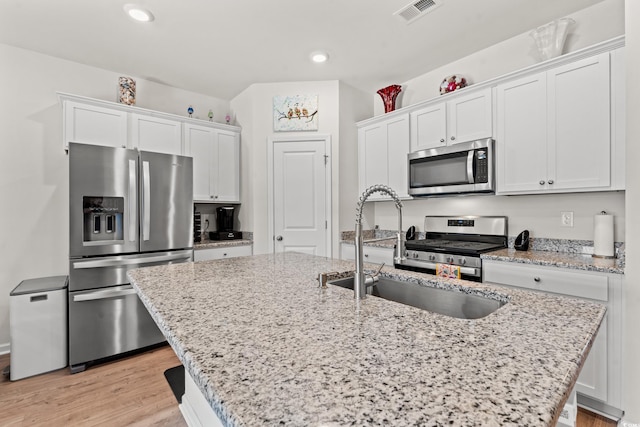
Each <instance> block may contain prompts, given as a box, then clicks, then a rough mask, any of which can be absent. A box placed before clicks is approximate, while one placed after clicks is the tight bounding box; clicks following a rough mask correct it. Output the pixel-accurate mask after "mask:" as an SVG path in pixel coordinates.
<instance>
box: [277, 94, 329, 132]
mask: <svg viewBox="0 0 640 427" xmlns="http://www.w3.org/2000/svg"><path fill="white" fill-rule="evenodd" d="M273 130H274V131H275V132H294V131H313V130H318V95H286V96H274V97H273Z"/></svg>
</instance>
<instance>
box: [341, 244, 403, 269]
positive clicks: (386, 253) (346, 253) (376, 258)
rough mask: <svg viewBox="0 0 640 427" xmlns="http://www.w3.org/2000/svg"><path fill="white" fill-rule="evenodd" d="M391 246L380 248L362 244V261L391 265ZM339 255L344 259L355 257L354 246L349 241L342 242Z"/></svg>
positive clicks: (392, 251) (392, 252)
mask: <svg viewBox="0 0 640 427" xmlns="http://www.w3.org/2000/svg"><path fill="white" fill-rule="evenodd" d="M394 251H395V250H394V249H393V248H381V247H377V246H364V247H363V248H362V255H363V258H362V259H363V260H364V262H371V263H374V264H385V265H390V266H393V254H394ZM340 254H341V255H340V257H341V259H344V260H355V259H356V246H355V245H353V244H351V243H342V244H341V245H340Z"/></svg>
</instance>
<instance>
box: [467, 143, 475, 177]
mask: <svg viewBox="0 0 640 427" xmlns="http://www.w3.org/2000/svg"><path fill="white" fill-rule="evenodd" d="M474 154H475V151H473V150H469V153H468V154H467V180H468V181H469V184H473V183H474V182H475V179H474V178H473V156H474Z"/></svg>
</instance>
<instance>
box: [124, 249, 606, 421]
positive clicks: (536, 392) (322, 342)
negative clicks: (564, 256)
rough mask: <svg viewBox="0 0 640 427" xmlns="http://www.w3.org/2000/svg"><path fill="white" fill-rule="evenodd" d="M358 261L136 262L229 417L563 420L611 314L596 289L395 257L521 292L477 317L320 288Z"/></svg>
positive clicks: (139, 283) (280, 257)
mask: <svg viewBox="0 0 640 427" xmlns="http://www.w3.org/2000/svg"><path fill="white" fill-rule="evenodd" d="M372 267H373V266H372ZM352 270H353V263H352V262H347V261H339V260H333V259H327V258H322V257H314V256H309V255H304V254H299V253H284V254H274V255H259V256H252V257H241V258H233V259H226V260H217V261H207V262H199V263H184V264H175V265H169V266H161V267H150V268H145V269H139V270H134V271H131V272H129V273H128V274H129V276H130V279H131V283H132V285H133V286H134V288H135V289H136V290H137V292H138V294H139V296H140V298H141V299H142V301H143V303H144V304H145V305H146V307H147V309H148V310H149V312H150V313H151V315H152V317H153V318H154V319H155V321H156V322H157V324H158V326H159V327H160V330H161V331H163V333H164V334H165V336H166V338H167V341H168V342H169V343H170V344H171V346H172V347H173V349H174V351H175V352H176V354H177V355H178V357H179V359H180V360H181V362H182V363H183V365H184V367H185V370H186V373H187V374H188V376H189V377H190V378H191V379H193V382H194V383H195V384H196V385H197V388H198V389H199V391H200V392H201V393H202V395H203V396H204V398H205V399H206V402H207V403H208V405H209V406H210V408H211V410H212V412H213V413H215V414H216V415H217V417H218V418H219V419H220V420H221V421H222V424H223V425H229V426H258V425H269V426H271V425H292V426H338V425H393V426H402V425H433V426H439V425H458V426H471V425H482V426H494V425H495V426H497V425H514V426H515V425H518V426H522V425H527V426H538V425H539V426H552V425H555V421H556V420H557V419H558V416H559V415H560V411H561V410H562V407H563V405H564V403H565V401H566V399H567V397H568V395H569V393H570V391H571V390H572V388H573V386H574V384H575V381H576V379H577V377H578V374H579V371H580V368H581V366H582V364H583V363H584V359H585V358H586V356H587V354H588V351H589V349H590V346H591V344H592V342H593V339H594V336H595V334H596V333H597V330H598V327H599V325H600V323H601V321H602V318H603V316H604V313H605V308H604V307H603V306H601V305H598V304H594V303H591V302H587V301H581V300H577V299H570V298H562V297H556V296H550V295H545V294H539V293H533V292H528V291H522V290H518V289H510V288H504V287H499V286H489V285H483V284H480V283H474V282H466V281H461V280H456V279H442V278H436V277H434V276H430V275H424V274H420V273H412V272H407V271H402V270H395V269H393V268H389V267H385V268H384V269H383V270H382V274H383V275H384V276H387V277H392V278H404V279H409V280H411V281H413V282H414V283H418V284H421V285H424V286H432V287H438V288H444V289H451V290H454V291H457V292H466V293H471V294H476V295H484V296H486V297H488V298H493V299H499V300H502V301H507V303H506V304H505V305H504V306H502V307H501V308H499V309H498V310H497V311H496V312H494V313H492V314H490V315H489V316H487V317H484V318H481V319H477V320H463V319H456V318H451V317H447V316H444V315H439V314H433V313H430V312H427V311H422V310H419V309H416V308H412V307H409V306H405V305H401V304H397V303H393V302H390V301H386V300H383V299H380V298H375V297H367V298H366V299H365V300H363V301H356V300H354V298H353V292H352V291H350V290H347V289H343V288H340V287H337V286H331V285H330V286H329V287H327V288H319V287H318V282H317V280H316V278H317V275H318V273H320V272H337V273H348V272H350V271H352ZM337 276H338V275H336V277H337Z"/></svg>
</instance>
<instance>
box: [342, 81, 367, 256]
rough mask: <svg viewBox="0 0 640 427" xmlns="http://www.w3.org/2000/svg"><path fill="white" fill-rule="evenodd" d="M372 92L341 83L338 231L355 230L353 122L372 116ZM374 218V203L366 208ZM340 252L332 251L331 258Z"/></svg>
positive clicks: (355, 139)
mask: <svg viewBox="0 0 640 427" xmlns="http://www.w3.org/2000/svg"><path fill="white" fill-rule="evenodd" d="M372 114H373V105H372V103H371V95H370V94H368V93H366V92H362V91H360V90H357V89H355V88H353V87H351V86H349V85H346V84H344V83H340V141H341V144H340V176H339V183H340V199H339V204H340V224H339V227H338V230H339V231H347V230H354V228H355V217H356V205H357V202H358V198H359V197H360V194H359V191H358V129H357V128H356V126H355V123H356V122H358V121H360V120H364V119H367V118H369V117H371V115H372ZM366 214H368V215H369V216H370V217H371V219H372V220H373V205H372V206H371V207H370V208H369V209H368V210H367V211H366ZM338 256H339V253H338V252H335V251H334V257H336V258H337V257H338Z"/></svg>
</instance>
